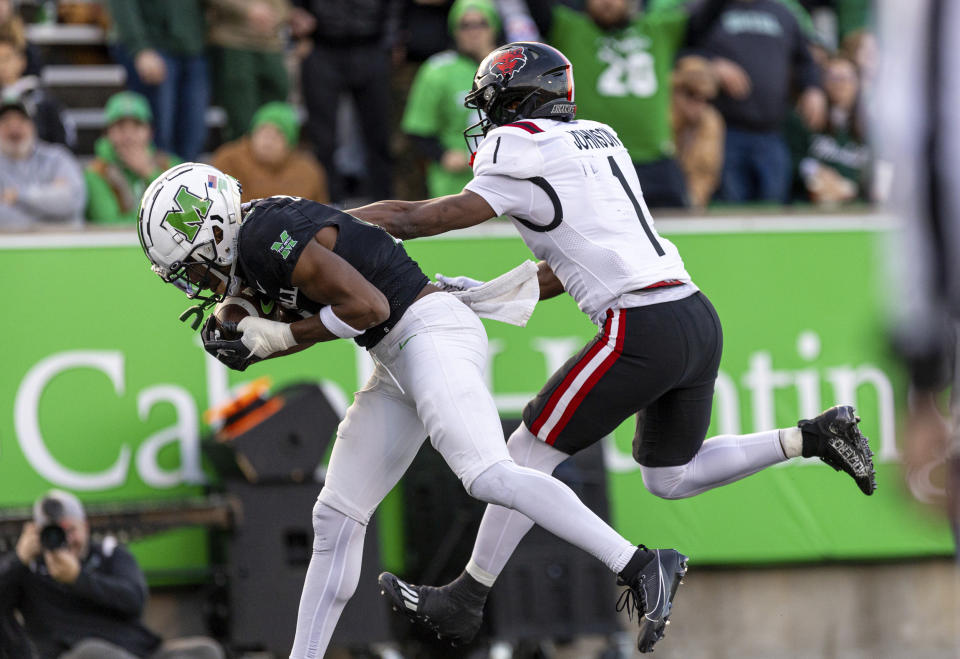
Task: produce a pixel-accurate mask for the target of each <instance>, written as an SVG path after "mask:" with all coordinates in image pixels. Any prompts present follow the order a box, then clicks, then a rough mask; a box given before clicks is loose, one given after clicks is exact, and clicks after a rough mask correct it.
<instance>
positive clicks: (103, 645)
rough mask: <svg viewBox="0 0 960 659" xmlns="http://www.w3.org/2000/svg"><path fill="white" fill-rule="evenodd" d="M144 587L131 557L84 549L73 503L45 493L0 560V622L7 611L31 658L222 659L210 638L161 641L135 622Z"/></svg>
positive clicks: (82, 521)
mask: <svg viewBox="0 0 960 659" xmlns="http://www.w3.org/2000/svg"><path fill="white" fill-rule="evenodd" d="M146 600H147V584H146V581H145V580H144V577H143V573H142V572H141V570H140V566H139V565H137V562H136V559H134V557H133V555H131V554H130V552H129V551H128V550H127V549H126V548H125V547H123V546H122V545H120V544H118V543H117V541H116V539H115V538H113V537H111V536H107V537H105V538H104V540H103V541H102V542H91V540H90V527H89V524H88V523H87V519H86V514H85V512H84V509H83V505H82V504H81V503H80V501H79V500H78V499H77V498H76V497H75V496H73V495H72V494H69V493H67V492H63V491H59V490H51V491H50V492H48V493H47V494H45V495H44V496H43V497H41V498H40V499H39V500H38V501H37V502H36V503H35V504H34V507H33V522H27V523H26V524H24V527H23V532H22V533H21V535H20V539H19V540H18V541H17V546H16V549H15V550H14V551H13V552H10V553H8V554H6V555H4V556H2V557H0V617H3V618H8V617H9V616H10V615H11V614H12V612H13V611H14V610H17V611H19V613H20V615H21V616H22V618H23V623H24V631H25V634H26V636H27V638H28V639H29V641H30V642H31V644H32V645H33V650H34V655H35V656H36V657H37V658H38V659H54V658H59V659H93V658H96V659H131V658H133V657H148V658H149V659H174V658H181V659H188V658H189V659H222V658H223V651H222V649H221V648H220V646H219V645H218V644H217V643H216V642H215V641H213V640H211V639H206V638H193V639H182V640H179V641H168V642H166V643H164V642H162V640H161V638H160V637H159V636H157V635H156V634H154V633H153V632H151V631H150V630H149V629H147V628H146V627H145V626H144V625H143V623H142V622H141V620H140V617H141V615H142V613H143V608H144V605H145V604H146Z"/></svg>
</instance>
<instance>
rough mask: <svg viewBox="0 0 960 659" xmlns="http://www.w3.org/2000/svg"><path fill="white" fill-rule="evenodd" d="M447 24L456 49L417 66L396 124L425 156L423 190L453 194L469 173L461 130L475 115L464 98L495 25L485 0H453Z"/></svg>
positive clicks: (493, 36)
mask: <svg viewBox="0 0 960 659" xmlns="http://www.w3.org/2000/svg"><path fill="white" fill-rule="evenodd" d="M448 24H449V28H450V33H451V34H452V35H453V38H454V41H455V43H456V50H447V51H443V52H440V53H437V54H436V55H433V56H432V57H430V58H429V59H428V60H427V61H426V62H424V64H423V66H422V67H420V70H419V71H417V76H416V78H414V81H413V86H412V87H411V88H410V98H409V100H408V101H407V107H406V110H405V111H404V114H403V122H402V124H401V128H402V129H403V131H404V132H405V133H406V134H407V135H408V136H409V137H410V139H411V141H412V142H413V144H414V147H415V148H416V150H417V151H418V152H419V153H420V154H421V155H422V156H424V157H425V158H426V159H427V160H429V161H430V164H429V166H428V169H427V191H428V192H429V194H430V196H431V197H442V196H444V195H448V194H456V193H458V192H460V191H461V190H463V186H464V185H466V184H467V183H468V182H469V181H470V179H471V178H473V171H472V170H471V168H470V152H469V151H468V150H467V145H466V142H465V141H464V139H463V131H464V130H465V129H466V128H467V126H469V125H470V124H472V123H473V122H474V121H476V116H475V115H474V113H473V110H468V109H467V108H465V107H463V98H464V96H466V95H467V92H469V91H470V88H471V86H472V85H473V76H474V74H475V73H476V72H477V65H478V64H479V63H480V60H482V59H483V58H484V57H486V56H487V54H488V53H489V52H490V51H491V50H493V48H494V47H495V46H496V35H497V31H498V30H499V29H500V19H499V17H498V15H497V10H496V8H495V7H494V5H493V3H492V2H491V1H490V0H457V1H456V2H454V3H453V6H452V7H451V8H450V13H449V15H448Z"/></svg>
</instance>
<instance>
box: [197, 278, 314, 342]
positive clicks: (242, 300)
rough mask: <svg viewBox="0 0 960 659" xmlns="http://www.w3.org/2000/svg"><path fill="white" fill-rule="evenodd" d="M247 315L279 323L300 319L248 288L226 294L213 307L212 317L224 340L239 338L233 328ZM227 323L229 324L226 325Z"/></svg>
mask: <svg viewBox="0 0 960 659" xmlns="http://www.w3.org/2000/svg"><path fill="white" fill-rule="evenodd" d="M247 316H255V317H257V318H266V319H267V320H276V321H278V322H281V323H292V322H294V321H295V320H299V319H300V315H299V314H297V313H295V312H293V311H290V310H288V309H285V308H283V307H281V306H280V305H279V304H277V303H276V302H274V301H273V300H268V299H266V298H264V297H260V296H259V295H257V294H256V293H254V292H253V291H251V290H250V289H248V288H246V289H244V290H242V291H241V292H240V293H239V294H238V295H229V296H227V297H226V298H224V300H223V302H220V303H219V304H218V305H217V306H216V307H214V309H213V317H214V318H215V319H216V323H217V329H218V330H219V331H220V337H221V338H222V339H224V340H226V341H232V340H234V339H238V338H240V332H238V331H236V330H235V329H234V328H236V326H237V323H239V322H240V321H241V320H243V319H244V318H246V317H247ZM227 323H230V325H226V324H227ZM231 330H233V331H231Z"/></svg>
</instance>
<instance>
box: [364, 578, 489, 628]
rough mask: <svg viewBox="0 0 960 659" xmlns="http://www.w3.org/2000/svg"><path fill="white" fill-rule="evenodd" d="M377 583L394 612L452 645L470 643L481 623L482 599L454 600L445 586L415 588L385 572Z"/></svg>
mask: <svg viewBox="0 0 960 659" xmlns="http://www.w3.org/2000/svg"><path fill="white" fill-rule="evenodd" d="M377 581H378V582H379V583H380V594H381V595H383V596H384V597H386V598H387V599H388V600H390V603H391V604H392V605H393V610H394V611H396V612H398V613H402V614H403V615H405V616H406V617H407V618H409V619H410V620H411V621H413V622H415V623H416V624H418V625H420V626H421V627H425V628H426V629H429V630H431V631H432V632H434V633H435V634H436V635H437V638H439V639H442V640H445V641H449V642H450V643H451V644H452V645H465V644H467V643H469V642H470V641H472V640H473V637H474V636H476V635H477V631H479V629H480V625H481V624H482V623H483V604H484V600H482V599H480V600H475V599H473V598H469V597H462V596H460V597H458V596H457V594H456V593H454V592H453V591H452V589H449V588H447V587H440V588H435V587H433V586H416V585H414V584H410V583H407V582H406V581H403V580H402V579H399V578H398V577H397V576H395V575H393V574H390V573H389V572H383V573H382V574H381V575H380V577H379V578H378V579H377Z"/></svg>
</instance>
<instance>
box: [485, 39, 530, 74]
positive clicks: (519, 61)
mask: <svg viewBox="0 0 960 659" xmlns="http://www.w3.org/2000/svg"><path fill="white" fill-rule="evenodd" d="M526 63H527V56H526V54H524V52H523V46H517V47H516V48H510V49H509V50H504V51H503V52H502V53H500V54H499V55H497V57H496V58H495V59H494V60H493V61H492V62H490V73H492V74H494V75H495V76H497V77H498V78H500V80H501V82H507V81H508V80H510V78H512V77H513V74H514V73H516V72H517V71H519V70H520V69H522V68H523V67H524V65H525V64H526Z"/></svg>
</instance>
